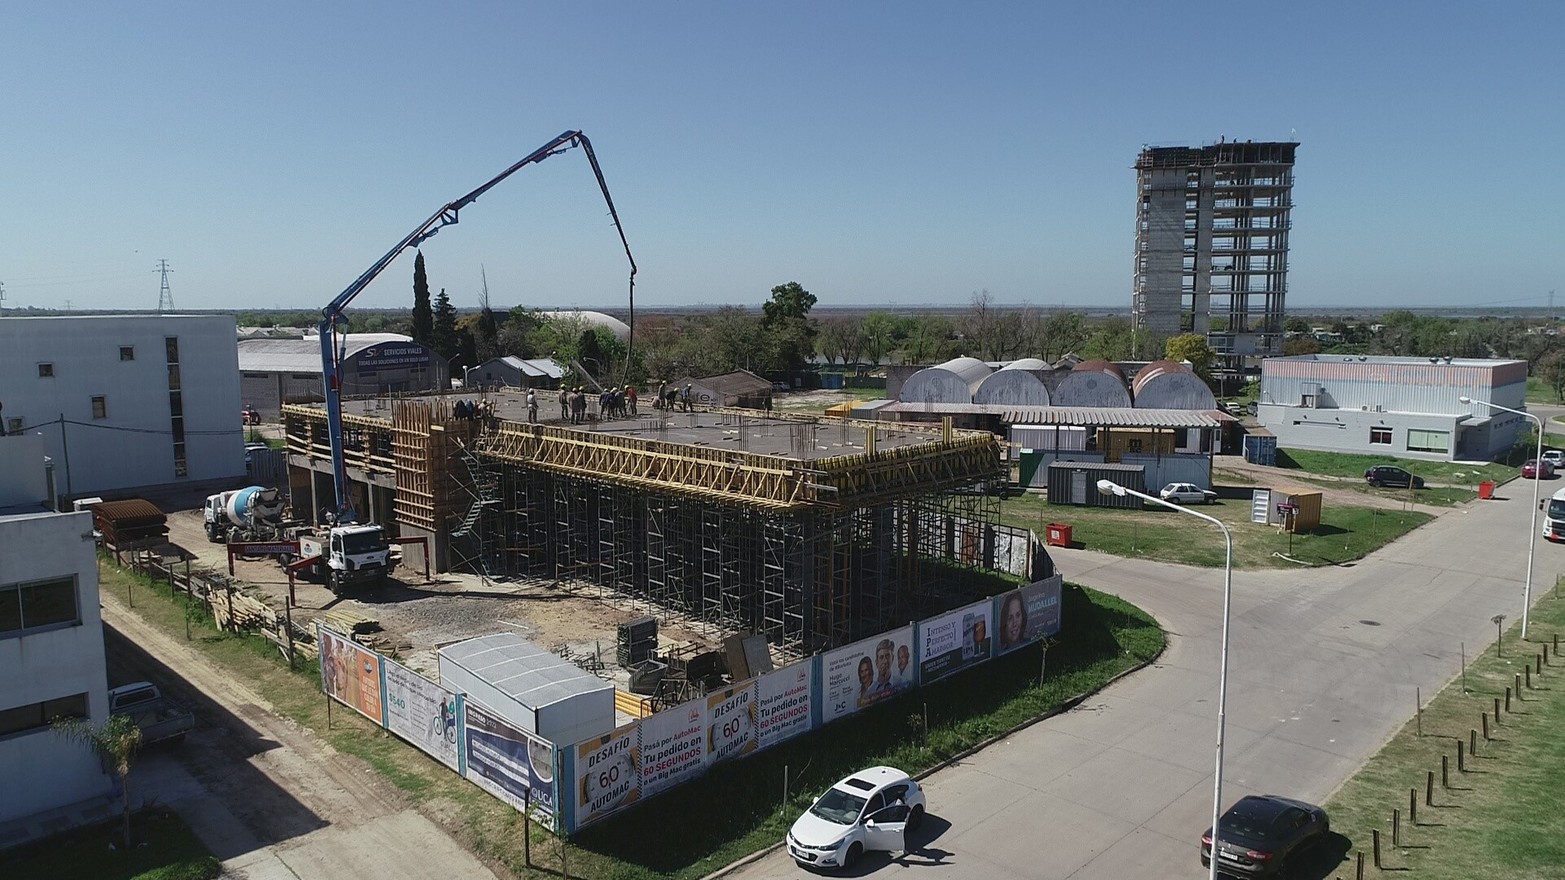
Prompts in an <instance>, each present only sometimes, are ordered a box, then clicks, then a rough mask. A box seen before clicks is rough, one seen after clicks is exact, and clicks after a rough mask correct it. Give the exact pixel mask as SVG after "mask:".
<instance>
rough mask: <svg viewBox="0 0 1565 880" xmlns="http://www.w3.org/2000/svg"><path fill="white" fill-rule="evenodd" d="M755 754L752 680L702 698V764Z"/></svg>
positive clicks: (753, 690)
mask: <svg viewBox="0 0 1565 880" xmlns="http://www.w3.org/2000/svg"><path fill="white" fill-rule="evenodd" d="M753 751H755V680H754V679H751V680H750V681H747V682H744V683H742V684H739V685H736V686H734V687H731V688H724V689H723V690H720V691H714V692H713V693H710V694H707V696H706V762H707V763H708V764H712V763H716V762H718V761H726V760H728V759H729V758H739V757H743V756H744V755H748V754H749V753H751V752H753Z"/></svg>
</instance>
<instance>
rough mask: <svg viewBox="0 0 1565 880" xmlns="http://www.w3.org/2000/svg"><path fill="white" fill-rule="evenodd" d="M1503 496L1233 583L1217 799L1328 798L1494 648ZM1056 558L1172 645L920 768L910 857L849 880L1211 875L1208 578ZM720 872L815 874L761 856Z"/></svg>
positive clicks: (1177, 569) (1510, 508) (1518, 556)
mask: <svg viewBox="0 0 1565 880" xmlns="http://www.w3.org/2000/svg"><path fill="white" fill-rule="evenodd" d="M1517 485H1520V484H1519V483H1512V484H1510V486H1509V487H1507V488H1509V489H1510V491H1509V492H1502V493H1501V494H1502V495H1510V496H1513V497H1514V500H1507V501H1492V502H1477V503H1474V504H1473V505H1472V506H1470V507H1464V508H1458V509H1455V510H1452V511H1450V512H1448V513H1446V514H1445V515H1443V516H1441V517H1439V518H1438V519H1436V520H1435V521H1433V522H1431V523H1429V524H1428V525H1426V526H1424V527H1423V528H1421V529H1419V530H1418V531H1416V532H1414V533H1413V534H1411V535H1408V536H1407V537H1405V538H1403V539H1402V540H1400V541H1398V542H1397V543H1396V544H1394V545H1392V546H1390V547H1388V548H1385V549H1384V550H1382V551H1380V552H1379V553H1377V554H1375V555H1374V556H1373V557H1371V558H1369V559H1366V560H1363V561H1361V562H1360V563H1358V564H1357V565H1351V566H1342V567H1336V568H1327V569H1316V570H1308V571H1267V572H1239V573H1237V574H1235V576H1234V605H1233V639H1232V650H1231V654H1230V677H1229V694H1228V735H1227V745H1226V749H1225V751H1226V755H1227V759H1226V760H1227V766H1226V768H1225V772H1224V783H1223V800H1224V802H1225V805H1226V804H1227V803H1231V802H1232V801H1233V800H1234V799H1236V798H1238V797H1240V796H1241V795H1244V794H1247V793H1255V792H1277V793H1286V794H1292V795H1295V796H1299V797H1303V798H1306V799H1315V800H1319V799H1323V798H1324V797H1325V796H1326V795H1328V794H1329V793H1330V792H1331V791H1333V790H1334V789H1335V788H1336V787H1337V786H1338V785H1339V784H1341V782H1342V781H1343V780H1345V779H1346V778H1347V777H1349V776H1350V775H1351V774H1352V773H1353V771H1354V770H1355V769H1356V768H1357V767H1358V766H1359V765H1360V764H1361V763H1362V762H1363V761H1364V760H1365V759H1367V758H1368V757H1370V756H1371V755H1373V754H1374V753H1375V752H1376V751H1378V750H1379V748H1380V746H1381V745H1382V744H1383V743H1384V742H1385V741H1386V739H1388V738H1389V737H1390V736H1391V734H1392V733H1394V732H1395V731H1396V729H1397V728H1399V727H1400V726H1401V725H1402V724H1404V723H1405V722H1406V721H1407V719H1408V718H1409V717H1411V715H1412V714H1413V710H1414V699H1415V697H1414V689H1415V687H1421V688H1422V689H1423V693H1424V695H1425V698H1426V699H1427V698H1428V697H1429V695H1432V694H1433V693H1434V692H1435V691H1436V690H1437V689H1438V688H1439V687H1441V686H1442V685H1444V684H1445V683H1447V682H1448V681H1450V680H1451V679H1452V678H1453V677H1454V676H1455V675H1456V674H1457V673H1458V671H1459V665H1460V661H1459V657H1460V645H1461V643H1462V642H1463V641H1464V640H1465V642H1466V645H1467V652H1468V655H1469V656H1472V655H1473V653H1474V652H1476V651H1478V650H1479V649H1480V648H1481V647H1482V646H1483V645H1485V644H1487V643H1489V641H1491V640H1492V638H1493V635H1494V626H1493V624H1491V623H1490V622H1489V619H1490V617H1492V616H1493V615H1495V614H1498V613H1504V614H1506V615H1508V616H1510V618H1511V619H1512V620H1514V619H1515V618H1516V617H1517V616H1518V615H1519V614H1520V611H1521V598H1522V592H1523V582H1524V575H1525V571H1526V564H1527V559H1526V548H1527V529H1528V519H1529V514H1530V512H1531V511H1530V509H1529V505H1530V501H1531V498H1530V495H1528V494H1526V493H1522V492H1519V491H1516V490H1515V489H1514V487H1515V486H1517ZM1192 527H1196V528H1199V527H1201V526H1200V524H1196V523H1194V522H1193V521H1192ZM1055 553H1056V560H1057V561H1058V563H1059V566H1060V569H1061V570H1062V571H1063V572H1064V573H1065V576H1066V578H1067V579H1068V580H1072V581H1075V582H1078V583H1083V584H1086V585H1088V586H1092V587H1095V588H1097V589H1101V590H1105V591H1107V592H1110V593H1115V594H1118V595H1120V596H1123V597H1125V598H1126V599H1128V600H1129V601H1132V602H1134V603H1136V604H1137V605H1139V606H1141V607H1142V608H1145V609H1147V610H1148V611H1149V612H1151V613H1152V614H1153V615H1155V616H1156V617H1157V619H1158V621H1159V622H1160V623H1161V624H1162V625H1163V627H1164V628H1165V629H1166V630H1168V631H1169V647H1168V650H1167V652H1166V653H1165V654H1164V656H1163V657H1162V658H1161V661H1160V662H1159V663H1158V664H1157V665H1156V666H1155V667H1153V668H1150V669H1147V670H1144V671H1143V672H1141V673H1138V674H1137V675H1135V676H1133V677H1131V678H1128V679H1126V680H1124V681H1122V682H1120V683H1118V684H1116V685H1114V686H1113V687H1111V688H1109V689H1107V690H1106V691H1104V692H1103V693H1101V694H1099V695H1097V696H1096V697H1094V698H1092V699H1091V700H1089V701H1087V703H1086V704H1085V705H1083V706H1081V707H1080V708H1078V709H1076V710H1074V711H1072V712H1069V713H1066V714H1064V715H1060V716H1057V717H1055V718H1053V719H1050V720H1048V721H1045V722H1043V723H1040V724H1037V725H1034V726H1032V727H1030V728H1028V729H1027V730H1025V731H1022V732H1021V733H1019V734H1017V735H1015V736H1014V737H1011V738H1010V739H1009V740H1007V741H1005V742H1003V743H999V744H997V745H995V746H992V747H990V748H988V749H986V750H984V751H983V752H980V753H979V754H977V755H975V756H973V757H972V758H971V759H969V760H967V761H964V762H963V763H962V764H960V765H959V766H956V767H952V768H949V769H947V770H943V771H941V772H939V773H937V774H935V775H933V776H932V777H930V779H929V780H928V782H927V786H928V789H929V803H930V811H931V814H932V815H931V820H932V821H931V823H930V826H931V827H930V832H929V833H928V834H926V835H925V837H924V839H922V840H919V841H915V843H921V844H922V845H923V848H924V851H923V853H922V854H920V853H917V852H915V853H914V854H912V855H910V857H909V858H908V859H906V860H905V861H903V862H899V863H890V864H888V863H887V860H886V859H885V858H882V857H874V858H866V860H865V862H864V863H863V866H862V869H860V870H856V871H855V872H853V873H854V874H855V875H857V876H917V877H930V878H973V880H979V878H982V880H1010V878H1016V880H1022V878H1026V880H1045V878H1071V880H1122V878H1126V877H1159V878H1163V877H1169V878H1177V877H1191V878H1194V877H1201V876H1205V872H1204V871H1203V870H1202V869H1201V867H1200V861H1199V858H1198V855H1197V843H1196V841H1197V835H1198V834H1199V833H1200V832H1201V830H1202V829H1204V828H1205V827H1206V826H1207V825H1208V824H1209V823H1210V820H1211V808H1212V764H1213V746H1214V742H1215V731H1216V695H1217V668H1218V658H1219V646H1220V644H1221V638H1220V636H1221V627H1220V623H1221V610H1222V601H1221V600H1222V572H1221V571H1212V570H1205V569H1192V568H1186V567H1182V566H1173V565H1166V564H1159V563H1151V562H1145V561H1140V560H1126V559H1118V558H1115V557H1111V556H1105V555H1102V554H1098V553H1093V552H1090V551H1081V550H1063V551H1055ZM1536 562H1537V570H1536V572H1535V575H1534V596H1535V600H1536V597H1538V596H1540V595H1542V594H1543V593H1544V592H1546V588H1547V587H1550V586H1552V585H1553V583H1554V578H1555V575H1556V574H1557V573H1559V572H1560V571H1562V570H1565V548H1560V547H1555V546H1553V545H1551V544H1548V543H1546V542H1539V546H1538V548H1537V556H1536ZM1340 830H1342V831H1344V832H1348V833H1353V829H1340ZM930 835H933V837H932V839H931V838H930ZM1355 843H1356V845H1359V846H1362V845H1363V841H1355ZM910 869H916V872H915V873H912V874H904V873H903V872H904V871H906V870H910ZM733 876H735V877H741V878H746V880H758V878H783V877H787V878H793V877H802V876H809V875H806V874H805V873H804V872H803V871H802V870H801V869H799V868H797V867H796V866H794V865H793V864H792V863H791V862H790V861H789V859H788V858H787V856H786V855H785V854H783V853H780V852H774V853H772V854H770V855H768V856H766V857H765V858H763V859H761V860H759V861H758V862H756V863H753V864H751V865H749V866H746V867H745V868H742V869H740V870H738V871H736V872H735V873H734V875H733Z"/></svg>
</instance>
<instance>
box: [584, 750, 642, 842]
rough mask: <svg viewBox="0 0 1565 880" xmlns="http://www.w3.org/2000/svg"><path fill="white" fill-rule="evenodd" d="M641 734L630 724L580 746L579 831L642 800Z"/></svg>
mask: <svg viewBox="0 0 1565 880" xmlns="http://www.w3.org/2000/svg"><path fill="white" fill-rule="evenodd" d="M639 733H640V725H639V724H634V723H633V724H627V725H625V726H624V727H621V728H620V729H618V730H616V731H614V732H613V733H610V734H606V735H604V736H599V737H594V738H593V739H589V740H586V741H584V742H580V743H577V744H576V828H581V827H582V826H584V825H588V824H590V823H592V822H596V821H598V820H599V819H602V818H603V817H604V816H607V815H608V814H610V813H612V812H614V811H615V810H618V809H620V808H621V807H627V806H629V805H631V804H633V803H635V802H636V801H637V800H638V799H639V798H640V797H641V767H640V762H641V749H640V748H639V747H638V746H637V743H639V742H640V741H641V737H640V736H639ZM572 830H574V829H572Z"/></svg>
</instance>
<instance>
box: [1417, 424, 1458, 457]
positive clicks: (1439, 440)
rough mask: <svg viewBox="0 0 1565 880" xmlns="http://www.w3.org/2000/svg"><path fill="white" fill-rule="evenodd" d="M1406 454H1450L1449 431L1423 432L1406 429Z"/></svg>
mask: <svg viewBox="0 0 1565 880" xmlns="http://www.w3.org/2000/svg"><path fill="white" fill-rule="evenodd" d="M1407 451H1408V452H1450V451H1451V432H1450V431H1425V430H1422V429H1419V428H1408V429H1407Z"/></svg>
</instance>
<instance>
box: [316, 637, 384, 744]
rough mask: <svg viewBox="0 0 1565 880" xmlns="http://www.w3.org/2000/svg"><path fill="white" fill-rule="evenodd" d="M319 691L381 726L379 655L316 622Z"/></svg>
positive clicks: (382, 717)
mask: <svg viewBox="0 0 1565 880" xmlns="http://www.w3.org/2000/svg"><path fill="white" fill-rule="evenodd" d="M315 640H316V644H318V645H320V648H321V690H322V691H325V692H326V695H327V696H329V697H331V698H332V699H334V700H336V701H337V702H339V703H342V704H343V705H345V706H347V707H348V708H350V709H353V710H354V711H356V712H358V713H359V714H361V715H363V716H364V717H365V718H368V719H369V720H371V721H373V722H375V723H376V724H382V725H384V724H385V723H386V718H385V715H384V714H383V713H382V708H381V701H380V655H379V654H377V653H375V652H374V651H371V650H369V649H368V648H365V647H363V646H362V645H359V644H358V643H357V642H354V641H351V640H349V639H347V638H345V637H343V636H340V635H338V634H337V633H334V632H332V631H331V630H329V629H327V628H326V627H324V626H321V625H320V624H316V627H315Z"/></svg>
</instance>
